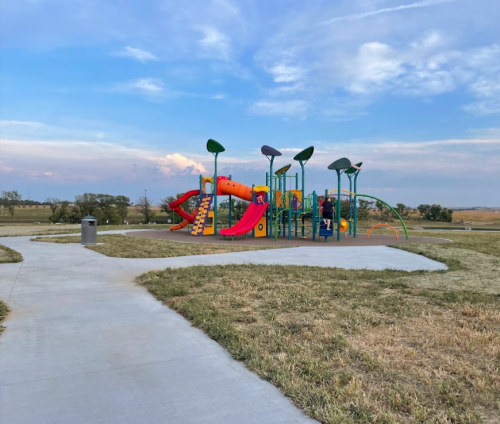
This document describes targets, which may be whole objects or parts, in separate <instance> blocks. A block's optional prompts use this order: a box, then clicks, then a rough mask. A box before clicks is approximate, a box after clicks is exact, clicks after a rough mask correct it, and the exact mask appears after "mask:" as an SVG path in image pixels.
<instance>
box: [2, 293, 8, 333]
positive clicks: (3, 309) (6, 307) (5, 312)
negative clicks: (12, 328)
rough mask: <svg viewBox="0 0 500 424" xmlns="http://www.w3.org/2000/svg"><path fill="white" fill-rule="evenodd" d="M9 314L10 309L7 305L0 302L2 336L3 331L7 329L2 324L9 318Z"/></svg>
mask: <svg viewBox="0 0 500 424" xmlns="http://www.w3.org/2000/svg"><path fill="white" fill-rule="evenodd" d="M9 312H10V309H9V307H8V306H7V304H6V303H5V302H2V301H1V300H0V334H2V332H3V330H4V329H5V327H4V326H3V325H2V322H3V320H4V319H5V318H6V317H7V315H8V314H9Z"/></svg>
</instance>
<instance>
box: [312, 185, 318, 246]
mask: <svg viewBox="0 0 500 424" xmlns="http://www.w3.org/2000/svg"><path fill="white" fill-rule="evenodd" d="M317 213H318V197H317V196H316V192H315V191H313V207H312V214H313V216H312V233H313V241H315V240H316V222H315V221H316V215H317Z"/></svg>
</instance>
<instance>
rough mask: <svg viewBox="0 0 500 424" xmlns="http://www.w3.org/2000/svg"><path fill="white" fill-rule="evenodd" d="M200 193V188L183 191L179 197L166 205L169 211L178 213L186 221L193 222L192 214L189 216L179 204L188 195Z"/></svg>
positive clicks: (187, 197) (188, 196)
mask: <svg viewBox="0 0 500 424" xmlns="http://www.w3.org/2000/svg"><path fill="white" fill-rule="evenodd" d="M199 194H200V190H191V191H188V192H186V193H184V194H183V195H182V196H181V197H179V198H178V199H177V200H176V201H174V202H172V203H169V204H168V207H169V209H170V210H171V211H174V212H176V213H178V214H179V215H180V216H182V217H183V218H184V219H185V220H186V221H188V222H190V223H193V222H194V216H191V215H190V214H188V213H187V212H184V211H183V210H182V209H181V205H182V204H183V203H184V202H185V201H186V200H187V199H189V198H190V197H193V196H198V195H199Z"/></svg>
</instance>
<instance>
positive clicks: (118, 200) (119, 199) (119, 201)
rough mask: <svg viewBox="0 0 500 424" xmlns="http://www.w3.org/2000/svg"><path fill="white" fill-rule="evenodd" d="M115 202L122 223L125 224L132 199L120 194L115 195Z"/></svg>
mask: <svg viewBox="0 0 500 424" xmlns="http://www.w3.org/2000/svg"><path fill="white" fill-rule="evenodd" d="M114 203H115V208H116V213H117V215H118V216H119V217H120V220H121V223H122V224H123V222H124V221H125V218H126V217H127V214H128V207H129V206H130V199H129V198H128V197H127V196H122V195H120V196H116V197H115V202H114Z"/></svg>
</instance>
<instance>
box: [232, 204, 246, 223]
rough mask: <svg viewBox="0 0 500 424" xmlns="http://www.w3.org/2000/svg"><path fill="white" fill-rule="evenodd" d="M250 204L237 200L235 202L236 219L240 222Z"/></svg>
mask: <svg viewBox="0 0 500 424" xmlns="http://www.w3.org/2000/svg"><path fill="white" fill-rule="evenodd" d="M249 204H250V203H249V202H247V201H246V200H236V201H235V202H234V207H233V210H234V217H235V218H236V220H237V221H239V220H240V219H241V217H242V216H243V214H244V213H245V212H246V210H247V208H248V205H249Z"/></svg>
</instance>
